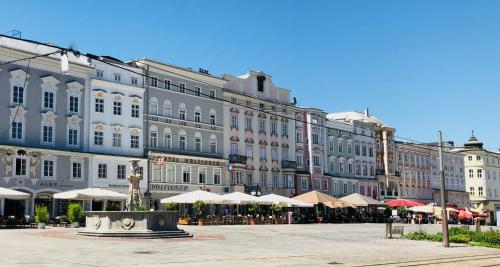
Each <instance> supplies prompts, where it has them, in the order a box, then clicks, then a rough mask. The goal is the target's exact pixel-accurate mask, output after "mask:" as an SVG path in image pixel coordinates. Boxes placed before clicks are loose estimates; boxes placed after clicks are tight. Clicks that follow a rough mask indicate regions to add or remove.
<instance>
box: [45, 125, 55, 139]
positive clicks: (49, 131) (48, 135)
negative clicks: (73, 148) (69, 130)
mask: <svg viewBox="0 0 500 267" xmlns="http://www.w3.org/2000/svg"><path fill="white" fill-rule="evenodd" d="M42 128H43V133H42V142H43V143H46V144H52V143H53V142H54V127H52V126H47V125H44V126H43V127H42Z"/></svg>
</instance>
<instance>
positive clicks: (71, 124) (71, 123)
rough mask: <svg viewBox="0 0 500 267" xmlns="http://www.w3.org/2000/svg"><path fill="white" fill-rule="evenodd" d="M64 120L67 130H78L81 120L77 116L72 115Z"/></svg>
mask: <svg viewBox="0 0 500 267" xmlns="http://www.w3.org/2000/svg"><path fill="white" fill-rule="evenodd" d="M66 119H67V120H68V123H67V126H68V128H71V129H75V128H80V122H81V121H82V119H81V118H80V117H79V116H77V115H72V116H69V117H66Z"/></svg>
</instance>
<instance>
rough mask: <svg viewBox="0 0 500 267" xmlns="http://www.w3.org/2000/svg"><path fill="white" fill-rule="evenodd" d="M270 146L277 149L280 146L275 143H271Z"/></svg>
mask: <svg viewBox="0 0 500 267" xmlns="http://www.w3.org/2000/svg"><path fill="white" fill-rule="evenodd" d="M271 146H273V147H279V146H280V145H279V144H278V143H277V142H271Z"/></svg>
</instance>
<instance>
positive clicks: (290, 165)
mask: <svg viewBox="0 0 500 267" xmlns="http://www.w3.org/2000/svg"><path fill="white" fill-rule="evenodd" d="M281 168H283V169H296V168H297V162H296V161H291V160H283V161H282V162H281Z"/></svg>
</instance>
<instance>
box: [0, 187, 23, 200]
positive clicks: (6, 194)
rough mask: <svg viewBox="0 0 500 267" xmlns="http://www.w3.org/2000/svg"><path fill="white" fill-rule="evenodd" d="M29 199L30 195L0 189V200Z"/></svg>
mask: <svg viewBox="0 0 500 267" xmlns="http://www.w3.org/2000/svg"><path fill="white" fill-rule="evenodd" d="M29 197H30V194H27V193H24V192H20V191H16V190H12V189H8V188H3V187H0V199H14V200H19V199H27V198H29Z"/></svg>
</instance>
